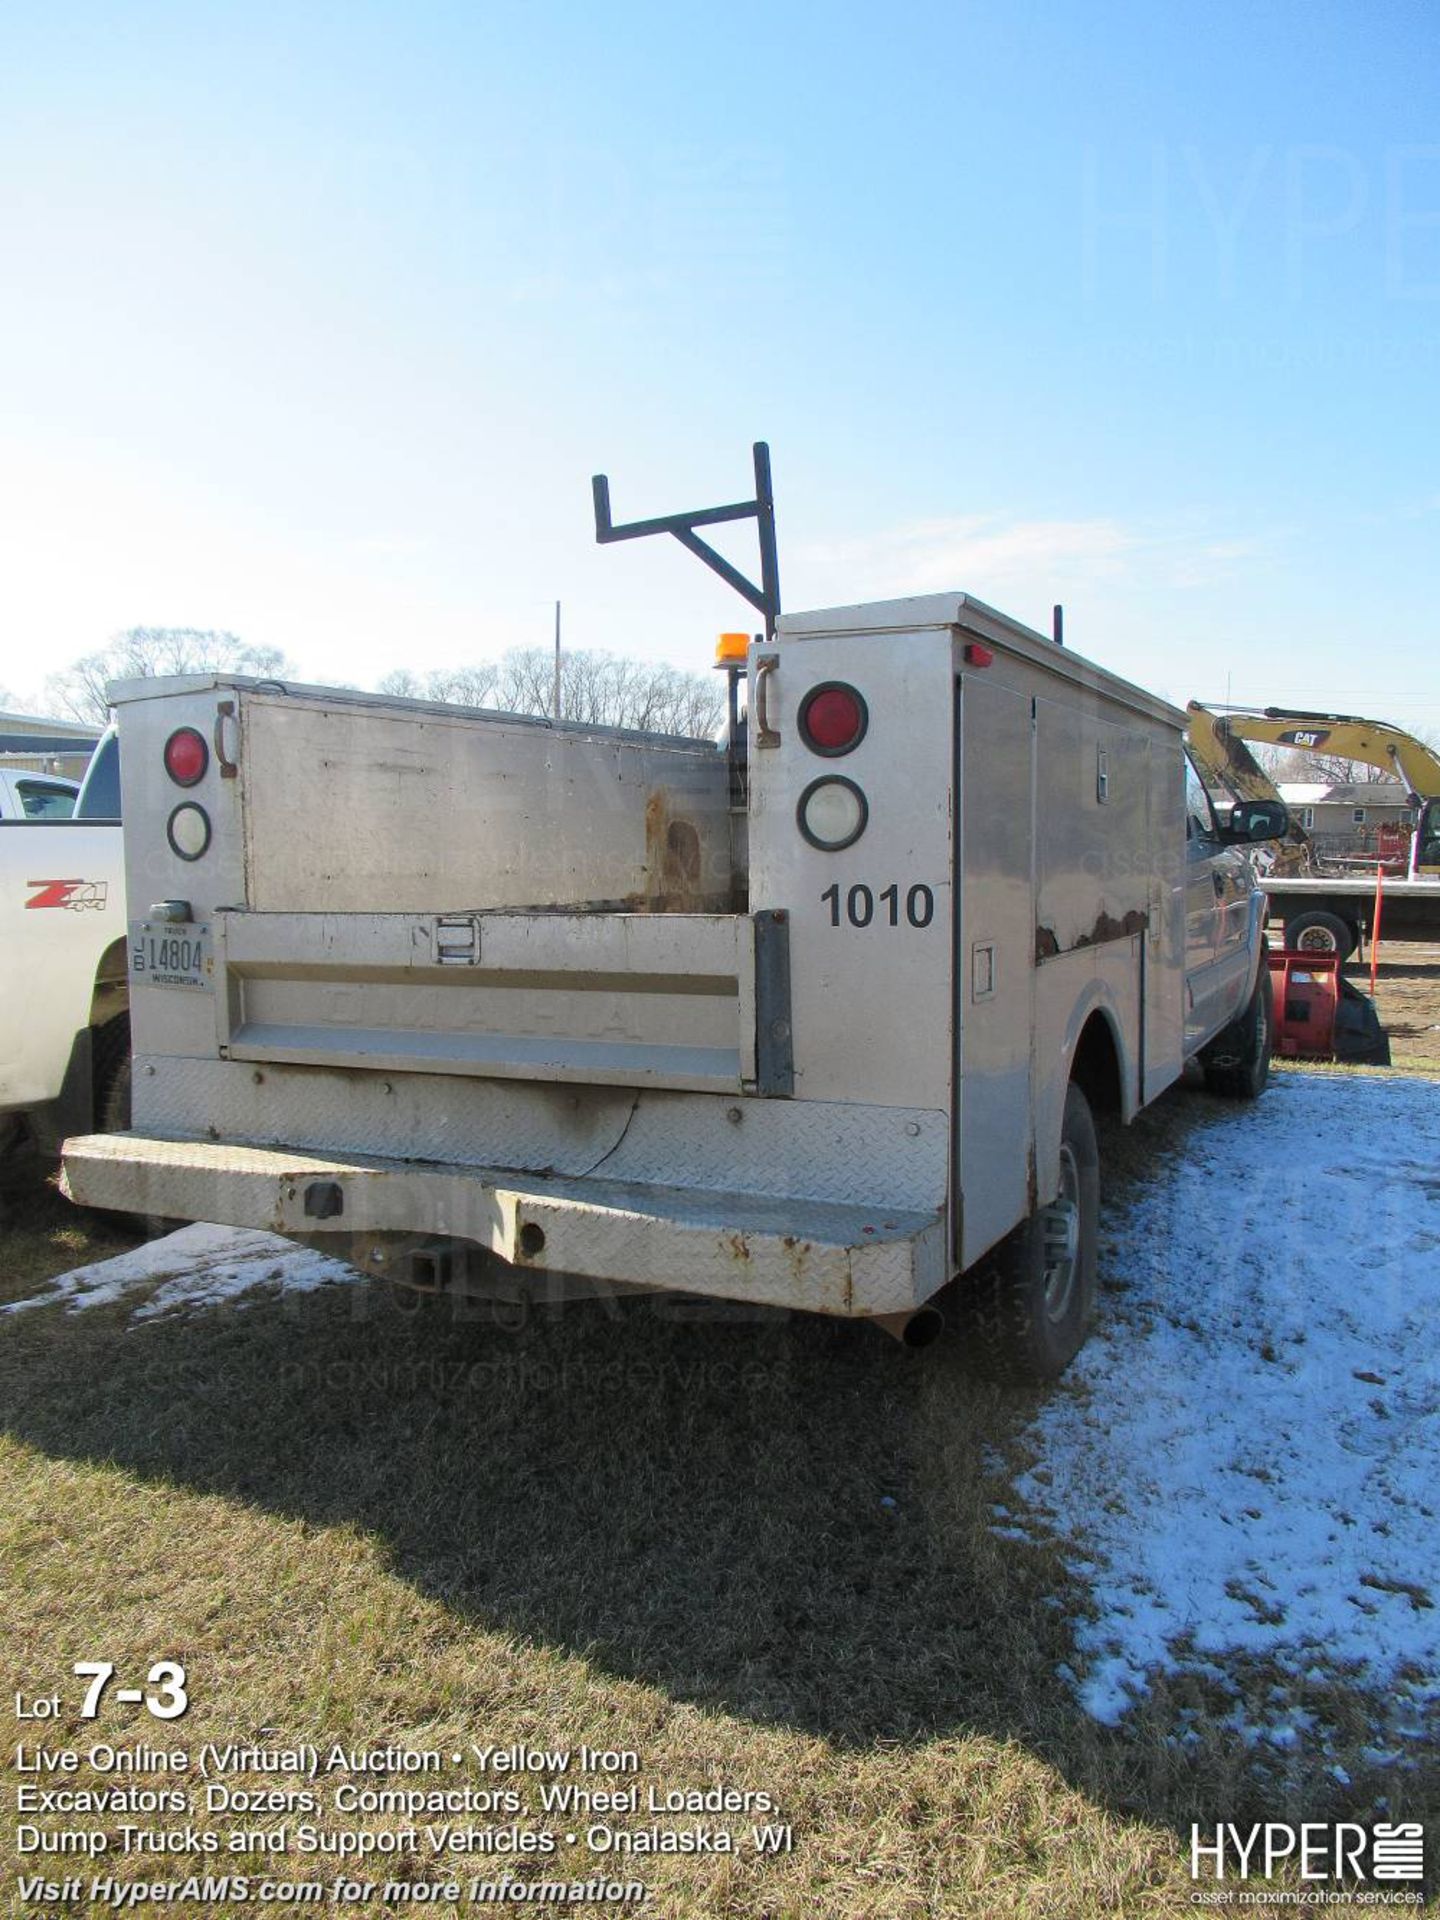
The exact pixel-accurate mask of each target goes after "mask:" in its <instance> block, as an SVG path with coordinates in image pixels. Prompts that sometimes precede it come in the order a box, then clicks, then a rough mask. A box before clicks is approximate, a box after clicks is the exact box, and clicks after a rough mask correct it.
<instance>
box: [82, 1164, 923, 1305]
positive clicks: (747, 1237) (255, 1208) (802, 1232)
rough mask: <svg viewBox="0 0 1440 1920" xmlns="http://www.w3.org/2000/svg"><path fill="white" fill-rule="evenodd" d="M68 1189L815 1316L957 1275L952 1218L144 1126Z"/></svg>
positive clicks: (125, 1208) (893, 1301)
mask: <svg viewBox="0 0 1440 1920" xmlns="http://www.w3.org/2000/svg"><path fill="white" fill-rule="evenodd" d="M63 1184H64V1189H65V1191H66V1193H68V1194H69V1196H70V1198H71V1199H73V1200H76V1201H78V1202H79V1203H80V1204H81V1205H82V1206H88V1207H103V1208H108V1209H112V1210H115V1211H118V1212H132V1213H153V1214H159V1215H164V1216H170V1217H177V1218H180V1219H185V1220H213V1221H217V1222H219V1223H221V1224H222V1225H226V1226H238V1227H260V1228H265V1229H268V1230H269V1231H270V1232H272V1233H280V1234H286V1235H289V1236H291V1237H293V1238H296V1239H302V1240H311V1241H321V1242H323V1241H325V1240H343V1241H346V1242H348V1240H349V1239H350V1238H351V1237H353V1236H355V1235H363V1234H367V1233H373V1234H377V1235H378V1234H382V1233H383V1234H391V1233H399V1234H414V1235H416V1236H417V1237H420V1238H424V1239H430V1240H433V1239H434V1238H435V1237H436V1236H445V1237H450V1238H453V1239H456V1240H463V1241H468V1242H470V1243H472V1244H474V1245H477V1246H480V1247H484V1248H487V1249H489V1250H490V1251H491V1252H493V1253H496V1254H498V1255H500V1257H501V1258H502V1259H505V1260H508V1261H511V1262H512V1263H513V1264H514V1265H515V1267H516V1268H517V1269H518V1270H520V1271H522V1272H524V1271H527V1270H529V1271H532V1272H537V1273H540V1272H547V1271H553V1272H557V1273H566V1274H579V1275H583V1276H585V1277H586V1278H589V1279H593V1280H601V1281H614V1282H618V1283H624V1284H627V1285H630V1286H641V1287H650V1288H655V1289H663V1290H666V1291H675V1292H680V1293H689V1294H701V1295H709V1296H713V1297H717V1298H722V1299H727V1300H750V1301H754V1302H757V1303H759V1304H763V1305H767V1306H779V1307H794V1308H798V1309H802V1310H805V1311H808V1312H812V1313H830V1314H841V1315H850V1316H855V1315H858V1316H869V1315H873V1314H882V1313H884V1314H888V1313H903V1312H907V1311H909V1310H911V1309H913V1308H915V1307H917V1306H920V1305H921V1304H923V1302H924V1301H925V1300H927V1299H928V1298H929V1297H930V1296H931V1295H932V1294H933V1293H935V1292H936V1291H937V1290H938V1289H939V1288H940V1287H941V1286H943V1284H944V1283H945V1280H946V1279H947V1278H948V1277H949V1276H948V1274H947V1273H946V1270H945V1269H946V1253H945V1223H944V1219H943V1216H942V1214H941V1213H940V1212H939V1211H936V1212H920V1211H913V1210H905V1209H893V1208H886V1207H883V1206H876V1205H873V1204H863V1205H846V1204H841V1203H837V1202H832V1201H820V1200H810V1199H789V1198H775V1197H771V1196H762V1195H756V1194H747V1193H736V1192H718V1191H717V1192H709V1191H705V1190H702V1189H698V1188H695V1187H670V1186H660V1185H654V1184H651V1183H648V1182H645V1183H642V1182H636V1181H614V1180H599V1179H594V1178H580V1179H562V1178H555V1177H547V1176H542V1175H536V1174H531V1173H517V1172H515V1171H513V1170H511V1169H497V1168H490V1167H456V1166H440V1165H435V1164H419V1165H417V1164H415V1163H413V1162H407V1161H399V1160H383V1159H374V1158H370V1157H365V1156H356V1155H349V1154H346V1155H344V1156H340V1157H336V1156H334V1155H329V1154H320V1153H312V1152H301V1151H294V1150H287V1149H283V1148H279V1149H277V1148H263V1147H230V1146H221V1145H213V1144H211V1143H209V1142H206V1141H197V1140H164V1139H154V1138H147V1137H145V1136H143V1135H140V1134H134V1133H111V1134H88V1135H82V1136H80V1137H79V1138H77V1139H72V1140H69V1141H67V1142H66V1145H65V1156H64V1181H63ZM337 1250H338V1249H337Z"/></svg>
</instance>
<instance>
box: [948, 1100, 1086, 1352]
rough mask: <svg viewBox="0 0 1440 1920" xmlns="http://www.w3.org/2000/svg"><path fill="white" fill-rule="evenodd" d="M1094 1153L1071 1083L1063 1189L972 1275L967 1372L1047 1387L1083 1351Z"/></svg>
mask: <svg viewBox="0 0 1440 1920" xmlns="http://www.w3.org/2000/svg"><path fill="white" fill-rule="evenodd" d="M1099 1212H1100V1152H1099V1148H1098V1146H1097V1145H1096V1140H1095V1122H1094V1119H1093V1117H1092V1116H1091V1112H1090V1103H1089V1101H1088V1100H1087V1099H1086V1098H1085V1095H1084V1094H1083V1093H1082V1092H1081V1091H1080V1089H1079V1087H1077V1086H1076V1085H1075V1084H1074V1082H1073V1081H1072V1082H1071V1084H1070V1086H1069V1087H1068V1088H1067V1089H1066V1092H1065V1119H1064V1124H1063V1126H1062V1128H1061V1133H1060V1189H1059V1192H1058V1193H1057V1194H1056V1195H1055V1198H1054V1199H1053V1200H1052V1201H1050V1203H1049V1204H1048V1205H1047V1206H1043V1207H1040V1208H1038V1209H1037V1211H1036V1212H1035V1213H1034V1214H1032V1215H1031V1217H1030V1219H1029V1220H1027V1221H1025V1223H1024V1224H1023V1225H1022V1226H1019V1227H1017V1228H1016V1229H1015V1231H1014V1232H1013V1233H1012V1234H1011V1235H1010V1236H1009V1238H1008V1239H1006V1240H1003V1241H1002V1242H1001V1244H1000V1245H999V1246H998V1247H997V1248H996V1249H995V1251H994V1252H993V1253H992V1254H991V1255H990V1257H989V1259H988V1260H987V1261H986V1262H984V1263H983V1264H982V1266H981V1267H980V1268H979V1269H977V1271H976V1272H975V1273H973V1274H971V1275H969V1276H968V1277H967V1278H966V1280H965V1281H964V1282H962V1286H963V1287H964V1296H963V1297H964V1301H965V1309H964V1318H965V1323H966V1330H967V1335H968V1340H967V1346H968V1349H969V1356H970V1362H971V1365H972V1366H973V1367H974V1369H975V1371H976V1372H978V1373H980V1374H983V1375H984V1376H985V1377H986V1378H987V1379H990V1380H999V1381H1003V1382H1008V1383H1011V1384H1016V1385H1022V1384H1025V1383H1027V1382H1028V1383H1031V1384H1034V1383H1038V1382H1043V1381H1047V1380H1054V1379H1056V1378H1058V1376H1059V1375H1060V1374H1062V1373H1063V1372H1064V1371H1065V1368H1066V1367H1068V1366H1069V1364H1070V1362H1071V1361H1072V1360H1073V1359H1074V1358H1075V1355H1076V1354H1077V1353H1078V1352H1079V1351H1080V1349H1081V1347H1082V1346H1083V1345H1084V1344H1085V1336H1086V1334H1087V1333H1088V1332H1089V1330H1090V1319H1091V1315H1092V1313H1093V1311H1094V1306H1095V1267H1096V1255H1097V1247H1098V1229H1099Z"/></svg>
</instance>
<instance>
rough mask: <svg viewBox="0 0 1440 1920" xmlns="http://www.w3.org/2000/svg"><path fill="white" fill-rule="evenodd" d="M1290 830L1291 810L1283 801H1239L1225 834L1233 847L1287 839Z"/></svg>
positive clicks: (1233, 809) (1224, 836)
mask: <svg viewBox="0 0 1440 1920" xmlns="http://www.w3.org/2000/svg"><path fill="white" fill-rule="evenodd" d="M1289 828H1290V809H1289V808H1288V807H1287V806H1286V805H1285V803H1284V801H1283V800H1237V801H1236V803H1235V805H1234V806H1233V807H1231V809H1230V816H1229V818H1228V820H1227V821H1226V823H1225V826H1224V829H1223V831H1222V833H1221V836H1220V837H1221V838H1222V839H1223V840H1228V841H1230V842H1231V843H1232V844H1234V843H1240V844H1243V845H1247V846H1248V845H1252V844H1253V843H1254V842H1256V841H1259V840H1283V839H1284V837H1285V835H1286V833H1287V832H1288V831H1289Z"/></svg>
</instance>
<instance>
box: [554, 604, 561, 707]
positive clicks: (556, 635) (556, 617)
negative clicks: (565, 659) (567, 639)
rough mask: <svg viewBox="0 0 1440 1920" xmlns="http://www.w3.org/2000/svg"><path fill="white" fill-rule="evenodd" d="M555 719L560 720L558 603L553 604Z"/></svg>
mask: <svg viewBox="0 0 1440 1920" xmlns="http://www.w3.org/2000/svg"><path fill="white" fill-rule="evenodd" d="M554 705H555V714H554V717H555V719H557V720H558V719H559V718H560V602H559V601H558V600H557V601H556V602H555V702H554Z"/></svg>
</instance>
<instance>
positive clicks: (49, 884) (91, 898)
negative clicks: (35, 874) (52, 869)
mask: <svg viewBox="0 0 1440 1920" xmlns="http://www.w3.org/2000/svg"><path fill="white" fill-rule="evenodd" d="M25 884H26V886H27V887H33V888H34V889H35V891H34V892H33V893H32V894H31V896H30V898H29V899H28V900H27V901H26V902H25V905H26V906H27V907H68V908H69V909H70V911H71V912H72V913H84V912H85V910H86V909H87V907H93V908H94V910H95V911H96V913H99V912H100V910H101V909H102V908H103V906H104V905H105V901H106V898H107V896H108V895H109V892H110V883H109V881H108V880H27V881H26V882H25Z"/></svg>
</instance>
